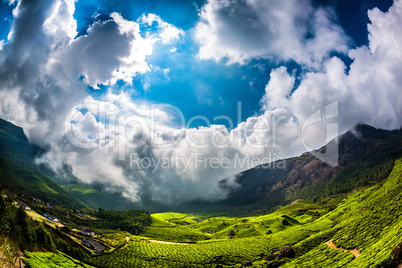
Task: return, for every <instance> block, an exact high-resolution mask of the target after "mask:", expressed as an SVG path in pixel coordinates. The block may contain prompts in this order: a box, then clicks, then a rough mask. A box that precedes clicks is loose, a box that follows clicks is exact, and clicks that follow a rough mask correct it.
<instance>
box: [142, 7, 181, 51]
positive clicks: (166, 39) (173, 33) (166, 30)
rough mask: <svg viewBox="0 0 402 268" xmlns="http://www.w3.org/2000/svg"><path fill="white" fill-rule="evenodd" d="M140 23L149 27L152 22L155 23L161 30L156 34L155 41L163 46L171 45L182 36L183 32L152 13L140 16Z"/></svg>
mask: <svg viewBox="0 0 402 268" xmlns="http://www.w3.org/2000/svg"><path fill="white" fill-rule="evenodd" d="M139 21H140V22H141V23H144V24H148V26H151V25H152V24H153V23H154V22H156V23H157V27H158V28H159V29H160V30H161V31H160V32H159V33H158V35H159V36H158V37H156V38H157V39H159V40H160V41H161V42H162V43H163V44H171V43H172V42H173V41H175V40H178V39H180V37H182V36H183V35H184V31H183V30H182V29H179V28H177V27H175V26H174V25H172V24H169V23H167V22H166V21H163V20H162V19H161V17H159V16H158V15H155V14H153V13H149V14H147V15H145V14H144V15H142V16H141V18H140V19H139Z"/></svg>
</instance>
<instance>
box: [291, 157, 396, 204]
mask: <svg viewBox="0 0 402 268" xmlns="http://www.w3.org/2000/svg"><path fill="white" fill-rule="evenodd" d="M393 167H394V159H393V158H391V157H389V156H387V155H385V156H383V155H379V156H374V157H371V158H369V159H364V160H362V161H361V162H359V163H357V164H356V165H352V166H350V167H346V168H344V169H342V170H341V171H340V172H339V173H338V174H337V175H335V176H334V177H333V178H332V179H331V180H330V181H328V182H326V183H324V184H316V185H309V186H306V187H304V188H301V189H298V190H296V191H294V192H293V194H292V196H291V198H290V199H292V200H296V199H299V198H302V199H310V200H318V199H321V198H326V197H329V196H332V195H338V194H344V193H348V192H350V191H352V190H353V189H357V188H360V187H364V186H371V185H374V184H376V183H380V182H382V181H384V180H385V179H386V178H387V177H388V175H389V173H390V172H391V170H392V168H393Z"/></svg>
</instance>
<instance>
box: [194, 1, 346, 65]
mask: <svg viewBox="0 0 402 268" xmlns="http://www.w3.org/2000/svg"><path fill="white" fill-rule="evenodd" d="M195 39H196V40H197V41H198V43H199V45H200V51H199V57H200V58H201V59H213V60H216V61H220V60H222V59H226V60H227V63H228V64H232V63H240V64H244V63H246V62H248V61H250V60H251V59H254V58H264V59H270V60H273V61H278V60H280V61H282V60H284V61H288V60H294V61H296V62H298V63H299V64H304V65H306V66H308V67H313V68H319V67H320V64H321V63H322V61H323V60H325V59H326V58H328V56H329V53H330V52H333V51H336V52H339V53H346V52H347V49H348V38H347V37H346V36H345V34H344V31H343V29H342V28H341V27H340V26H339V25H338V24H337V23H336V16H335V14H334V13H333V12H332V11H331V10H329V9H326V8H322V7H321V8H313V6H312V3H311V1H309V0H303V1H299V0H291V1H265V0H229V1H222V0H209V1H208V2H207V3H206V4H205V5H204V6H203V7H202V8H201V11H200V21H199V23H198V24H197V26H196V28H195Z"/></svg>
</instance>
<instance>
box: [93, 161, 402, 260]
mask: <svg viewBox="0 0 402 268" xmlns="http://www.w3.org/2000/svg"><path fill="white" fill-rule="evenodd" d="M401 172H402V161H401V160H398V161H397V162H396V165H395V167H394V169H393V171H392V173H391V174H390V176H389V179H388V180H387V181H386V182H385V183H384V184H383V185H376V186H373V187H370V188H364V189H361V190H358V191H356V192H354V193H352V194H350V195H349V196H348V197H347V198H345V199H344V200H343V201H341V202H340V203H339V204H338V206H337V207H336V208H335V209H334V210H332V211H329V212H327V213H323V212H325V208H324V207H321V206H320V205H319V204H318V205H317V204H312V203H306V202H304V201H302V200H298V201H296V202H294V203H292V204H291V205H289V206H286V207H283V208H280V209H279V210H277V211H275V212H274V213H271V214H268V215H263V216H255V217H213V216H209V217H207V216H206V215H196V214H182V213H158V214H154V215H152V217H153V219H154V221H153V224H152V225H151V226H150V227H148V230H146V231H145V233H143V234H142V235H143V236H145V237H146V238H141V239H140V238H136V237H134V236H132V237H131V239H130V242H129V243H128V245H127V246H126V247H124V248H122V249H120V250H118V251H115V252H112V253H110V254H104V255H100V256H96V257H93V258H91V260H90V261H91V262H92V263H93V264H95V265H101V266H103V267H216V266H219V265H226V266H233V267H234V266H236V265H238V264H246V263H247V262H248V263H249V264H250V262H251V263H252V265H253V266H254V267H259V266H261V267H263V266H266V265H267V264H268V263H271V262H275V260H263V256H267V255H269V254H271V253H278V252H279V250H281V249H282V248H283V247H285V246H286V245H292V247H293V249H294V250H295V252H296V257H295V258H283V259H282V260H281V262H282V265H283V267H376V266H378V267H382V266H384V265H385V264H386V263H387V261H388V260H390V259H391V258H392V256H391V254H392V249H393V248H394V247H395V246H396V245H397V244H398V243H399V242H401V241H402V217H401V215H402V207H401V206H402V202H401V201H402V188H401V187H402V175H401ZM399 181H401V183H399ZM385 189H387V190H385ZM376 215H378V216H376ZM380 215H381V217H380ZM387 215H388V216H387ZM285 220H286V222H287V223H286V222H285ZM154 240H159V241H154ZM329 240H332V241H333V243H335V244H336V247H338V248H330V247H329V246H327V245H326V243H325V242H327V241H329ZM163 241H170V242H180V243H164V242H163ZM183 242H187V243H188V244H185V243H183ZM341 248H343V249H341ZM352 249H354V250H357V252H359V254H361V255H360V256H358V257H355V256H354V255H353V254H352V253H351V252H350V250H352Z"/></svg>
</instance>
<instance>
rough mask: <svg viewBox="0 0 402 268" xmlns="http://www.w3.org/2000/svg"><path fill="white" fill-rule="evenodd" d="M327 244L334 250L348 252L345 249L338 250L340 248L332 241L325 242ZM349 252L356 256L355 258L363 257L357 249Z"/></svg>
mask: <svg viewBox="0 0 402 268" xmlns="http://www.w3.org/2000/svg"><path fill="white" fill-rule="evenodd" d="M325 244H327V246H328V247H330V248H333V249H339V250H345V251H347V250H346V249H344V248H338V247H337V246H336V245H335V243H334V242H332V240H329V241H327V242H325ZM349 252H350V253H352V254H353V255H354V256H355V258H357V257H359V256H360V255H361V254H360V251H359V250H357V249H356V248H355V249H351V250H349Z"/></svg>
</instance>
